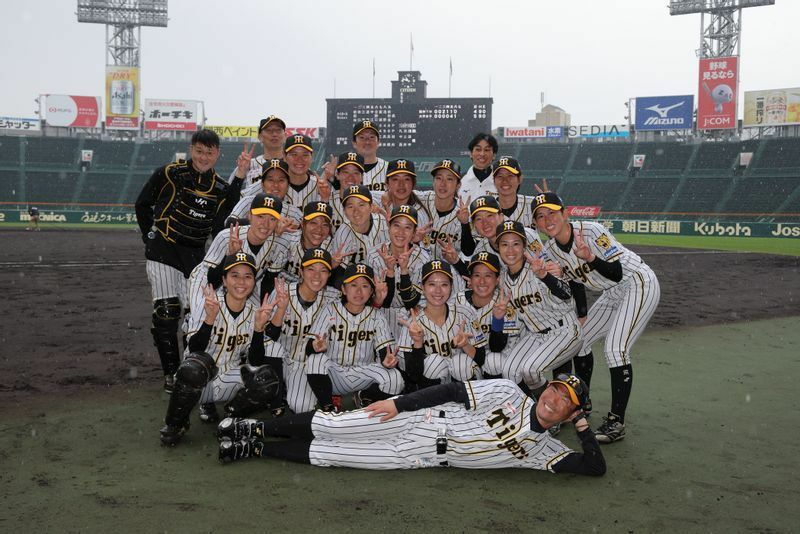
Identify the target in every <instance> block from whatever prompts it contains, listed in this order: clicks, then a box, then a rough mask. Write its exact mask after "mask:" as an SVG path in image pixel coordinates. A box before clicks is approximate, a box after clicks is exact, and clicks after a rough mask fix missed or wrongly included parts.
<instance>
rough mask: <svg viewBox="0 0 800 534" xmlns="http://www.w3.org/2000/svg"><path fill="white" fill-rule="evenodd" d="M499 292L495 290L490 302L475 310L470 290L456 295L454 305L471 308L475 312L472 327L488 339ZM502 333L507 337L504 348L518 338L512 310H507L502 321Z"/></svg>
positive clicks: (515, 313)
mask: <svg viewBox="0 0 800 534" xmlns="http://www.w3.org/2000/svg"><path fill="white" fill-rule="evenodd" d="M498 295H499V292H498V291H497V290H495V292H494V296H493V297H492V300H490V301H489V303H488V304H486V305H485V306H481V307H480V308H476V307H475V304H473V302H472V290H469V289H468V290H465V291H459V292H458V295H456V303H457V304H459V305H461V306H471V307H472V309H474V310H475V318H474V319H473V323H472V327H473V328H474V329H475V330H480V331H481V333H482V334H483V335H484V337H485V338H486V339H487V341H488V339H489V333H490V332H491V330H492V311H493V310H494V303H495V302H497V297H498ZM503 333H504V334H506V335H508V343H507V344H506V348H510V347H512V346H513V345H514V343H515V342H516V340H517V339H518V338H519V333H520V332H519V325H518V324H517V312H516V310H514V308H512V307H510V306H509V308H508V310H507V312H506V316H505V317H504V319H503Z"/></svg>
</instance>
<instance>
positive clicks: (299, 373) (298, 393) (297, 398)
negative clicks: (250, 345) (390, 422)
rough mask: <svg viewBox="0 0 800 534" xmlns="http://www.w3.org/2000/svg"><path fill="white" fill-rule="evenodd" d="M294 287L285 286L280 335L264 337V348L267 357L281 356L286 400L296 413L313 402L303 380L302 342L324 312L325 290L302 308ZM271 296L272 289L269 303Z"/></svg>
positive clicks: (272, 299)
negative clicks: (271, 337)
mask: <svg viewBox="0 0 800 534" xmlns="http://www.w3.org/2000/svg"><path fill="white" fill-rule="evenodd" d="M297 286H298V284H296V283H291V284H289V285H288V286H287V291H288V293H289V306H288V307H287V308H286V314H285V315H284V317H283V327H282V328H281V335H280V337H279V338H278V340H277V342H276V341H272V340H271V339H267V340H266V341H265V343H264V345H265V347H264V348H265V353H266V356H267V357H271V358H283V377H284V380H285V381H286V400H287V402H288V404H289V408H290V409H291V410H292V411H293V412H295V413H300V412H307V411H309V410H313V409H314V406H315V404H316V401H317V399H316V397H315V396H314V392H313V391H311V387H310V386H309V385H308V380H307V379H306V343H307V342H308V340H309V337H308V336H309V333H310V332H311V326H312V325H313V324H314V322H315V321H316V320H317V318H318V317H320V316H321V315H322V314H323V313H324V310H325V308H326V306H327V303H328V299H327V298H326V297H325V291H322V292H320V294H319V295H317V298H316V300H315V301H314V302H313V303H311V305H310V306H308V307H307V308H306V307H304V306H303V305H302V304H301V303H300V298H299V295H298V292H297ZM275 297H276V292H275V291H273V292H272V294H271V295H270V297H269V300H270V302H272V301H274V300H275Z"/></svg>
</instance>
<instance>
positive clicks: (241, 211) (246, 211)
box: [230, 182, 303, 221]
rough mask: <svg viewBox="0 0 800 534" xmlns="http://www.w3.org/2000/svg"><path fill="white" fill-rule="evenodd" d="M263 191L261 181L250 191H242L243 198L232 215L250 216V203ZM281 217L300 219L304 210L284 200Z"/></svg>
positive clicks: (234, 208) (238, 216)
mask: <svg viewBox="0 0 800 534" xmlns="http://www.w3.org/2000/svg"><path fill="white" fill-rule="evenodd" d="M263 192H264V189H263V188H262V187H261V182H257V183H255V184H253V186H252V187H250V189H249V190H248V191H244V192H242V199H241V200H240V201H239V202H238V203H237V204H236V205H235V206H234V207H233V210H231V214H230V217H236V218H239V219H243V218H246V217H249V216H250V204H251V203H252V202H253V198H254V197H255V196H256V195H257V194H259V193H263ZM281 217H288V218H289V219H294V220H295V221H300V220H302V218H303V212H302V211H301V210H300V208H298V207H297V206H295V205H293V204H290V203H288V202H283V204H282V207H281Z"/></svg>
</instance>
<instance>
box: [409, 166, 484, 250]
mask: <svg viewBox="0 0 800 534" xmlns="http://www.w3.org/2000/svg"><path fill="white" fill-rule="evenodd" d="M431 175H432V176H433V191H422V192H420V193H419V195H418V196H419V199H420V202H421V203H422V205H423V206H424V207H425V209H426V210H427V212H428V213H429V214H430V216H431V225H432V228H431V231H430V233H429V234H428V236H426V239H425V240H423V246H425V247H426V248H428V249H429V250H430V251H431V257H432V258H433V259H435V260H447V261H450V260H449V259H447V258H445V257H444V255H443V254H442V246H443V244H444V242H447V243H449V244H452V245H453V248H454V249H455V251H456V252H457V253H458V252H461V236H462V235H463V234H471V233H472V228H471V227H470V225H469V210H468V205H465V204H464V203H463V202H461V201H460V200H459V199H458V189H459V187H461V167H460V166H459V165H458V163H456V162H455V161H453V160H450V159H443V160H442V161H439V162H438V163H436V165H434V166H433V169H431Z"/></svg>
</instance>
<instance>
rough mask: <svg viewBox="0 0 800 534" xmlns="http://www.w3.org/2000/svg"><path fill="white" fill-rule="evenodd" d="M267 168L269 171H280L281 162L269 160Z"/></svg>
mask: <svg viewBox="0 0 800 534" xmlns="http://www.w3.org/2000/svg"><path fill="white" fill-rule="evenodd" d="M269 168H270V169H280V168H281V160H279V159H271V160H269Z"/></svg>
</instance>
